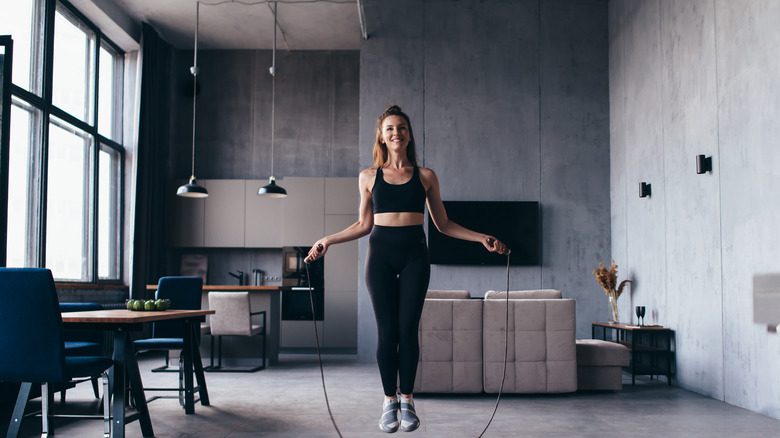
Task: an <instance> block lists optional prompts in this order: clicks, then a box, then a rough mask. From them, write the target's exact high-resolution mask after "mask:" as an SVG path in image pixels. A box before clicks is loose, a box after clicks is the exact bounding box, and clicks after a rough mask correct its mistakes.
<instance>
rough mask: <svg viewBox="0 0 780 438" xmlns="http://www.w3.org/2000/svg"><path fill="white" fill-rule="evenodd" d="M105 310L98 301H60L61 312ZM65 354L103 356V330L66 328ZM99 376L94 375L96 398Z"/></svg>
mask: <svg viewBox="0 0 780 438" xmlns="http://www.w3.org/2000/svg"><path fill="white" fill-rule="evenodd" d="M92 310H103V306H102V305H101V304H98V303H60V312H62V313H65V312H87V311H92ZM64 338H65V355H66V356H103V355H104V354H103V332H102V331H100V330H65V334H64ZM98 377H100V376H93V377H92V379H90V380H91V381H92V392H94V393H95V398H98V397H100V393H99V392H98ZM67 389H68V388H65V389H63V390H62V391H60V399H61V401H63V402H64V401H65V393H66V391H67Z"/></svg>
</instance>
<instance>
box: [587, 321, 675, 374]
mask: <svg viewBox="0 0 780 438" xmlns="http://www.w3.org/2000/svg"><path fill="white" fill-rule="evenodd" d="M598 329H600V330H601V337H600V338H597V337H596V333H597V330H598ZM591 337H592V338H593V339H602V340H605V341H613V342H618V343H620V344H623V345H625V346H626V347H628V349H629V352H630V354H631V364H630V365H629V366H628V368H627V371H630V372H631V384H632V385H634V384H636V376H637V375H643V376H644V375H649V376H650V378H651V379H652V378H653V376H666V380H667V382H668V383H669V385H670V386H671V384H672V375H673V374H674V369H673V368H674V348H673V344H674V331H672V330H671V329H669V328H666V327H662V326H659V325H633V324H624V323H613V322H594V323H591Z"/></svg>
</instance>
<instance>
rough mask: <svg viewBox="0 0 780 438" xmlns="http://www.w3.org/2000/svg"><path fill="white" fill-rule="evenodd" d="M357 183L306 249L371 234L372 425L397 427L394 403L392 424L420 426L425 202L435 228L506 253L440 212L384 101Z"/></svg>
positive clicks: (408, 132) (401, 123) (314, 253)
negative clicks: (349, 205) (341, 210)
mask: <svg viewBox="0 0 780 438" xmlns="http://www.w3.org/2000/svg"><path fill="white" fill-rule="evenodd" d="M358 185H359V189H360V210H359V219H358V221H357V222H355V223H354V224H352V225H351V226H349V227H348V228H346V229H344V230H343V231H340V232H338V233H336V234H332V235H330V236H327V237H323V238H322V239H320V240H318V241H317V242H315V244H314V246H313V247H312V249H311V251H310V252H309V255H308V257H309V259H310V260H316V259H317V258H319V257H322V256H323V255H324V254H325V253H326V252H327V251H328V247H330V246H331V245H334V244H337V243H342V242H347V241H350V240H354V239H358V238H360V237H363V236H365V235H367V234H369V233H370V234H371V237H370V238H369V246H368V254H367V256H366V269H365V275H366V284H367V286H368V293H369V295H370V296H371V303H372V305H373V307H374V315H375V316H376V324H377V331H378V335H379V342H378V345H377V353H376V356H377V362H378V365H379V373H380V375H381V378H382V386H383V388H384V393H385V400H384V404H383V408H382V416H381V418H380V420H379V427H380V429H382V430H383V431H385V432H389V433H392V432H395V431H397V430H398V427H399V421H398V410H399V405H400V411H401V421H400V427H401V429H402V430H404V431H407V432H409V431H413V430H415V429H417V428H418V427H419V426H420V420H419V418H418V417H417V414H416V413H415V410H414V402H413V401H412V390H413V388H414V379H415V374H416V372H417V360H418V357H419V354H420V347H419V344H418V340H417V327H418V326H419V324H420V315H421V314H422V308H423V303H424V300H425V294H426V292H427V290H428V280H429V279H430V272H431V266H430V260H429V258H428V248H427V246H426V243H425V233H424V231H423V219H424V212H425V203H426V202H427V204H428V212H429V214H430V215H431V218H432V219H433V222H434V224H435V225H436V228H438V229H439V231H441V232H442V233H444V234H446V235H448V236H451V237H455V238H458V239H464V240H470V241H475V242H481V243H482V244H483V245H484V246H485V248H487V249H488V250H489V251H492V252H497V253H501V254H506V253H507V252H508V249H507V247H506V245H504V244H503V243H501V242H499V241H498V239H496V238H495V237H492V236H488V235H485V234H481V233H477V232H474V231H471V230H468V229H466V228H464V227H462V226H460V225H458V224H456V223H454V222H452V221H450V220H449V219H448V218H447V212H446V211H445V210H444V205H443V204H442V200H441V197H440V195H439V181H438V179H437V178H436V174H435V173H434V172H433V171H432V170H430V169H426V168H421V167H419V166H418V164H417V152H416V150H415V143H414V135H413V134H412V125H411V123H410V121H409V117H408V116H407V115H406V114H404V113H403V112H402V111H401V108H399V107H398V106H395V105H394V106H391V107H389V108H388V109H387V110H385V112H384V113H382V115H381V116H379V119H377V130H376V141H375V143H374V165H373V167H371V168H369V169H366V170H363V171H362V172H360V177H359V179H358ZM399 379H400V388H398V387H397V386H396V384H397V382H398V381H399ZM397 389H400V398H399V397H398V394H397V391H396V390H397Z"/></svg>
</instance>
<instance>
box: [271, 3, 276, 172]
mask: <svg viewBox="0 0 780 438" xmlns="http://www.w3.org/2000/svg"><path fill="white" fill-rule="evenodd" d="M276 8H277V5H276V3H274V51H273V55H272V59H271V178H273V177H274V143H275V140H276V26H277V22H276Z"/></svg>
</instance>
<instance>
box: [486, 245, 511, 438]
mask: <svg viewBox="0 0 780 438" xmlns="http://www.w3.org/2000/svg"><path fill="white" fill-rule="evenodd" d="M505 324H506V325H505V326H504V370H503V371H502V372H501V386H499V387H498V397H496V405H495V406H494V407H493V413H492V414H490V419H489V420H488V422H487V424H486V425H485V428H484V429H482V433H480V434H479V438H482V436H483V435H485V432H487V430H488V427H490V423H492V422H493V417H495V416H496V411H497V410H498V404H499V403H500V402H501V392H502V391H503V390H504V381H505V380H506V362H507V358H508V357H509V254H507V255H506V321H505Z"/></svg>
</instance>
